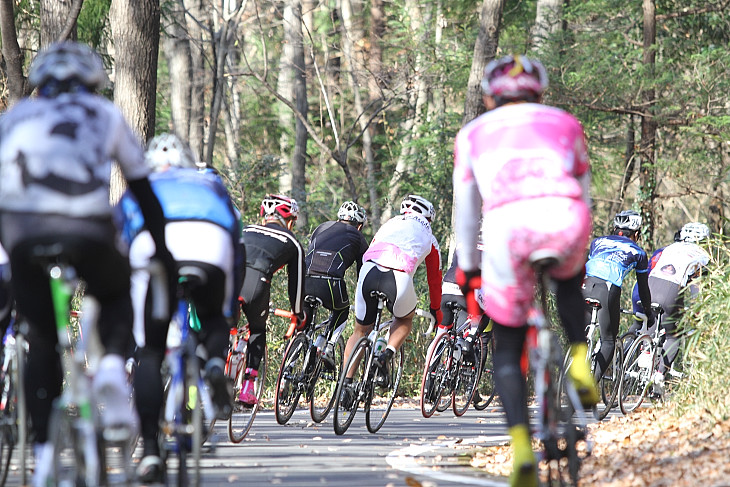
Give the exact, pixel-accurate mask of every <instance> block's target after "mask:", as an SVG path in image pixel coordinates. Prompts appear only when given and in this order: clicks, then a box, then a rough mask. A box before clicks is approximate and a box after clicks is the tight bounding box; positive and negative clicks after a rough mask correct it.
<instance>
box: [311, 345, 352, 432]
mask: <svg viewBox="0 0 730 487" xmlns="http://www.w3.org/2000/svg"><path fill="white" fill-rule="evenodd" d="M344 354H345V340H344V339H343V338H342V336H340V337H339V338H338V339H337V343H335V348H334V355H335V367H334V370H328V369H327V367H325V366H324V361H323V360H321V359H320V361H319V362H320V366H319V367H318V369H319V370H318V372H317V377H315V379H314V380H315V382H314V386H313V387H312V394H311V397H310V401H309V412H310V414H311V416H312V421H314V422H315V423H321V422H322V421H324V419H325V418H326V417H327V415H328V414H329V412H330V410H331V409H332V406H334V404H335V391H337V380H338V379H339V377H340V373H341V371H342V361H343V360H342V358H343V357H342V356H343V355H344Z"/></svg>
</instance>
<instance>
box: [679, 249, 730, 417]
mask: <svg viewBox="0 0 730 487" xmlns="http://www.w3.org/2000/svg"><path fill="white" fill-rule="evenodd" d="M727 245H728V241H727V240H723V241H720V240H713V241H712V244H711V247H710V251H711V253H712V261H711V263H710V272H709V273H708V274H706V275H705V276H703V277H702V278H701V279H700V280H699V284H700V294H699V297H698V299H697V300H696V301H695V302H694V303H692V305H691V306H690V308H689V309H688V310H687V311H686V312H685V314H684V316H683V319H682V321H681V322H680V324H679V326H680V329H681V330H683V331H685V332H687V331H690V330H693V331H694V333H693V334H691V335H690V336H689V337H688V338H686V339H685V344H684V351H683V353H684V354H685V356H684V357H680V358H678V361H679V362H680V363H683V364H684V368H683V372H684V373H685V375H686V376H685V378H683V379H682V380H680V381H679V383H678V384H677V385H676V388H675V390H674V391H675V392H674V396H673V397H672V401H673V402H674V403H675V405H676V406H677V408H678V410H679V412H680V413H681V412H684V411H687V410H688V409H695V410H700V411H706V412H708V413H709V414H711V415H712V417H714V418H715V419H716V420H727V419H728V418H729V417H730V382H728V379H727V371H728V370H730V354H728V350H730V308H728V302H730V265H728V264H729V263H730V250H729V249H728V247H727Z"/></svg>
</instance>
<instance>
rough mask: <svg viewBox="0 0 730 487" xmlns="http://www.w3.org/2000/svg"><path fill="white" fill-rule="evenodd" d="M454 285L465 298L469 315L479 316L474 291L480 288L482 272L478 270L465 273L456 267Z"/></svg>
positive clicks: (479, 312)
mask: <svg viewBox="0 0 730 487" xmlns="http://www.w3.org/2000/svg"><path fill="white" fill-rule="evenodd" d="M456 284H458V285H459V289H461V292H462V294H463V295H464V297H465V298H466V307H467V311H468V312H469V314H472V315H481V312H482V310H481V308H480V307H479V303H477V300H476V296H475V295H474V291H476V290H477V289H479V288H481V287H482V272H481V271H480V270H479V269H474V270H473V271H465V270H463V269H461V268H460V267H457V268H456Z"/></svg>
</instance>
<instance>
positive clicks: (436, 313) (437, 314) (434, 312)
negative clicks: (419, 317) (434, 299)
mask: <svg viewBox="0 0 730 487" xmlns="http://www.w3.org/2000/svg"><path fill="white" fill-rule="evenodd" d="M428 311H429V312H430V313H431V316H433V319H434V320H436V324H437V325H438V326H441V322H442V321H444V313H443V311H441V308H429V310H428Z"/></svg>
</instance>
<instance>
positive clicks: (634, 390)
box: [618, 335, 658, 414]
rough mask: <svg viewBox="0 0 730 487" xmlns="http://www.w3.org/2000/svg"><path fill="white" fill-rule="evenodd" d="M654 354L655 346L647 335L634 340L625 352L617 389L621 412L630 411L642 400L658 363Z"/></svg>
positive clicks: (626, 412)
mask: <svg viewBox="0 0 730 487" xmlns="http://www.w3.org/2000/svg"><path fill="white" fill-rule="evenodd" d="M656 355H657V354H656V347H654V344H653V343H652V340H651V337H650V336H649V335H642V336H640V337H639V338H637V339H636V340H634V343H632V344H631V347H630V348H629V350H628V351H627V352H626V357H625V358H624V366H623V374H622V375H621V381H620V383H619V390H618V405H619V407H620V408H621V412H622V413H624V414H628V413H630V412H632V411H633V410H635V409H636V408H638V407H639V406H641V403H642V402H643V401H644V397H645V396H646V391H647V390H648V389H649V386H650V385H651V379H652V375H653V374H654V370H655V369H656V366H657V365H658V364H657V357H656Z"/></svg>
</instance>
